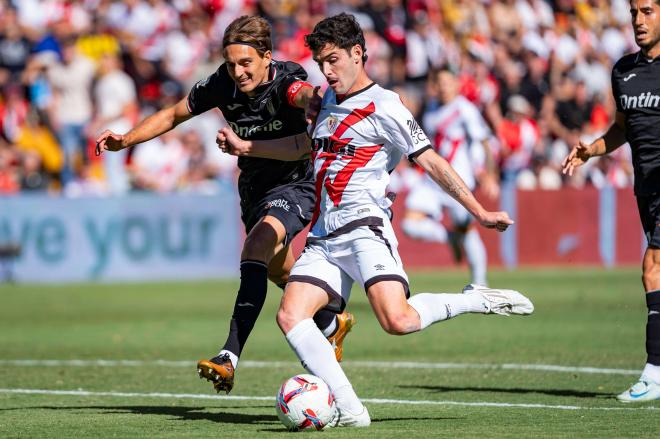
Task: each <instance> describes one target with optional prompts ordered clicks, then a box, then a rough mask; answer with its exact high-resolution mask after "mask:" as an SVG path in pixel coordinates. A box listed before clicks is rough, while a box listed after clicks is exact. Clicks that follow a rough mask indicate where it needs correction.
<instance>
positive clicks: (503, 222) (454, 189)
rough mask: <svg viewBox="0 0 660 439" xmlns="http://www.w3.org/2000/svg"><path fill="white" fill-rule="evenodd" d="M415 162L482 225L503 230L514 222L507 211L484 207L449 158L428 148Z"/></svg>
mask: <svg viewBox="0 0 660 439" xmlns="http://www.w3.org/2000/svg"><path fill="white" fill-rule="evenodd" d="M415 162H417V164H418V165H420V166H421V167H422V168H423V169H424V170H425V171H426V172H427V173H428V174H429V175H430V176H431V177H432V178H433V180H435V182H436V183H438V184H439V185H440V186H441V187H442V188H443V189H444V190H445V191H446V192H447V193H448V194H449V195H451V196H452V197H453V198H454V199H456V201H458V202H459V203H461V204H462V205H463V207H465V208H466V209H467V211H468V212H470V214H472V216H474V217H475V218H476V219H477V220H478V221H479V223H481V225H482V226H484V227H487V228H489V229H497V230H498V231H499V232H503V231H505V230H506V229H507V228H508V227H509V226H510V225H511V224H513V220H512V219H511V218H509V215H508V214H507V213H506V212H489V211H487V210H486V209H484V208H483V206H482V205H481V203H479V202H478V201H477V199H476V198H474V195H472V192H470V190H469V189H468V188H467V186H466V185H465V183H464V182H463V180H462V179H461V177H460V176H459V175H458V174H457V173H456V171H454V169H453V168H452V167H451V165H450V164H449V163H448V162H447V160H445V159H443V158H442V157H440V156H439V155H438V154H436V152H435V151H433V150H432V149H428V150H426V151H424V152H423V153H421V154H420V155H418V156H417V157H415Z"/></svg>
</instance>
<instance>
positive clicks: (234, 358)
mask: <svg viewBox="0 0 660 439" xmlns="http://www.w3.org/2000/svg"><path fill="white" fill-rule="evenodd" d="M223 354H228V355H229V359H230V360H231V365H232V366H234V369H236V368H237V367H238V355H236V354H235V353H233V352H231V351H227V350H225V349H223V350H221V351H220V352H219V353H218V356H220V355H223Z"/></svg>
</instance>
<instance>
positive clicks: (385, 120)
mask: <svg viewBox="0 0 660 439" xmlns="http://www.w3.org/2000/svg"><path fill="white" fill-rule="evenodd" d="M393 95H394V98H392V99H387V100H384V101H383V104H384V110H383V112H382V119H381V124H382V129H383V131H382V133H383V136H384V137H385V139H386V140H387V141H388V142H389V143H390V144H391V145H392V146H393V147H394V149H398V150H399V151H401V152H402V153H403V154H405V155H407V156H408V160H410V161H412V160H413V159H414V158H415V157H417V156H418V155H420V154H421V153H422V152H424V151H426V150H427V149H430V148H431V142H430V141H429V139H428V137H427V136H426V133H425V132H424V130H422V127H420V126H419V124H418V123H417V121H416V120H415V118H414V117H413V115H412V114H411V113H410V111H408V109H407V108H406V107H405V106H404V105H403V103H402V102H401V100H400V99H399V98H398V96H397V95H396V94H393Z"/></svg>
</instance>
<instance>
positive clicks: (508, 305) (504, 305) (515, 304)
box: [463, 284, 534, 316]
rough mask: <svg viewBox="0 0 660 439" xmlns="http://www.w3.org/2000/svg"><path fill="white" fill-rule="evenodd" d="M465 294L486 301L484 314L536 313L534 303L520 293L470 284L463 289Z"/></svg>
mask: <svg viewBox="0 0 660 439" xmlns="http://www.w3.org/2000/svg"><path fill="white" fill-rule="evenodd" d="M463 294H479V295H481V297H483V299H484V301H483V304H484V314H499V315H502V316H508V315H511V314H518V315H523V316H526V315H529V314H531V313H533V312H534V305H533V304H532V302H531V301H530V300H529V299H528V298H527V297H525V296H523V295H522V294H520V293H519V292H518V291H515V290H500V289H497V288H488V287H484V286H481V285H475V284H470V285H468V286H466V287H465V288H463Z"/></svg>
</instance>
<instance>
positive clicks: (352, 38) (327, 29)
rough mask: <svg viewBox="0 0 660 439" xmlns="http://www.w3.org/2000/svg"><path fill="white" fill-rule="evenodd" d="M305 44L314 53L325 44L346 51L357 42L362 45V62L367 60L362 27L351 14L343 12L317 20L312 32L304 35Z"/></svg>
mask: <svg viewBox="0 0 660 439" xmlns="http://www.w3.org/2000/svg"><path fill="white" fill-rule="evenodd" d="M305 44H306V45H307V47H309V48H310V49H312V52H314V53H318V52H319V51H320V50H322V49H323V48H324V47H325V45H326V44H330V45H333V46H336V47H339V48H340V49H344V50H346V51H347V52H348V51H350V50H351V48H352V47H353V46H355V45H356V44H357V45H359V46H360V47H362V62H363V63H366V62H367V58H368V57H367V46H366V44H365V42H364V33H362V28H361V27H360V24H359V23H358V22H357V20H356V19H355V17H354V16H353V15H350V14H347V13H345V12H342V13H341V14H339V15H334V16H332V17H328V18H325V19H323V20H321V21H319V22H318V23H317V24H316V26H314V30H313V31H312V33H311V34H309V35H305Z"/></svg>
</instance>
